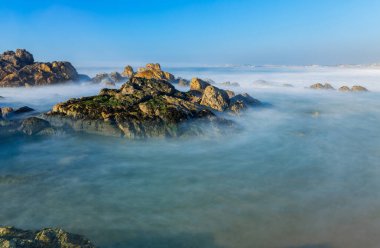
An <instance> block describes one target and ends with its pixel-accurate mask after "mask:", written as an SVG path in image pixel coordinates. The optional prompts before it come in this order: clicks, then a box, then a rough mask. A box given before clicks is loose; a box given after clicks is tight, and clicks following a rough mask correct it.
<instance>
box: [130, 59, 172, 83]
mask: <svg viewBox="0 0 380 248" xmlns="http://www.w3.org/2000/svg"><path fill="white" fill-rule="evenodd" d="M134 77H138V78H146V79H157V80H166V81H169V82H172V81H174V80H175V78H174V76H173V75H172V74H170V73H169V72H165V71H162V70H161V65H160V64H158V63H156V64H153V63H150V64H147V65H146V67H145V68H139V70H138V72H137V73H136V74H135V75H134Z"/></svg>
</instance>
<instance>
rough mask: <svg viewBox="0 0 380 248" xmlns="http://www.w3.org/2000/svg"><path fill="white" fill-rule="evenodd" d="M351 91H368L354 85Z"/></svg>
mask: <svg viewBox="0 0 380 248" xmlns="http://www.w3.org/2000/svg"><path fill="white" fill-rule="evenodd" d="M351 91H353V92H367V91H368V89H367V88H365V87H363V86H360V85H355V86H352V88H351Z"/></svg>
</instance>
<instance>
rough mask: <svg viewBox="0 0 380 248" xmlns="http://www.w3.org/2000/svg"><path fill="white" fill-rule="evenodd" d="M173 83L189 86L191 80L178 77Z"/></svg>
mask: <svg viewBox="0 0 380 248" xmlns="http://www.w3.org/2000/svg"><path fill="white" fill-rule="evenodd" d="M171 83H173V84H178V86H182V87H187V86H189V85H190V81H189V80H187V79H184V78H176V79H175V80H173V81H172V82H171Z"/></svg>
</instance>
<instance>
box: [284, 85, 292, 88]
mask: <svg viewBox="0 0 380 248" xmlns="http://www.w3.org/2000/svg"><path fill="white" fill-rule="evenodd" d="M282 86H283V87H287V88H293V87H294V85H293V84H282Z"/></svg>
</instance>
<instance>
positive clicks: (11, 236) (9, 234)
mask: <svg viewBox="0 0 380 248" xmlns="http://www.w3.org/2000/svg"><path fill="white" fill-rule="evenodd" d="M0 247H1V248H95V246H94V245H93V244H92V243H91V242H90V241H89V240H88V239H86V238H85V237H83V236H81V235H77V234H72V233H68V232H65V231H64V230H62V229H52V228H45V229H42V230H39V231H27V230H21V229H16V228H14V227H0Z"/></svg>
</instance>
